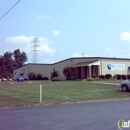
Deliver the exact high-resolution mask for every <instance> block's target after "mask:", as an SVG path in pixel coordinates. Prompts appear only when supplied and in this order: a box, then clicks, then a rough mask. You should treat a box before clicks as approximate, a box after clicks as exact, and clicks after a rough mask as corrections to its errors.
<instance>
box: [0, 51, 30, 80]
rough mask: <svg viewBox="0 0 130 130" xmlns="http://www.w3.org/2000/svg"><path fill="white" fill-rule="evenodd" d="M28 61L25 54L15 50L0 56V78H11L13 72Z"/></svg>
mask: <svg viewBox="0 0 130 130" xmlns="http://www.w3.org/2000/svg"><path fill="white" fill-rule="evenodd" d="M27 60H28V58H27V55H26V53H25V52H24V51H23V52H21V51H20V49H16V50H14V51H13V52H5V53H4V54H3V55H1V56H0V78H12V76H13V70H14V69H17V68H19V67H22V66H24V64H25V62H26V61H27Z"/></svg>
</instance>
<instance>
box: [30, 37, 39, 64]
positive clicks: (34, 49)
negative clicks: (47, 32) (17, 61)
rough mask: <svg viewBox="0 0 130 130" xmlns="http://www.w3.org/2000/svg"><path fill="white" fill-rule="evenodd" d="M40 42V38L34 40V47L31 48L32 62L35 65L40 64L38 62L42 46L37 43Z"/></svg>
mask: <svg viewBox="0 0 130 130" xmlns="http://www.w3.org/2000/svg"><path fill="white" fill-rule="evenodd" d="M38 42H39V41H38V38H34V39H33V41H32V42H31V43H32V44H33V45H32V46H31V48H32V62H33V63H38V62H39V61H38V51H39V50H38V47H39V46H40V45H38V44H37V43H38Z"/></svg>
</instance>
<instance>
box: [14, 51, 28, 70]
mask: <svg viewBox="0 0 130 130" xmlns="http://www.w3.org/2000/svg"><path fill="white" fill-rule="evenodd" d="M13 56H14V66H15V68H19V67H22V66H23V65H24V63H25V62H26V61H27V55H26V53H25V52H20V49H17V50H15V51H14V52H13Z"/></svg>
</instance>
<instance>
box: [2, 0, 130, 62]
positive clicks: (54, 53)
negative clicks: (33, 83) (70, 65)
mask: <svg viewBox="0 0 130 130" xmlns="http://www.w3.org/2000/svg"><path fill="white" fill-rule="evenodd" d="M17 1H18V0H9V1H8V0H0V17H1V16H2V15H3V14H4V13H5V12H7V11H8V10H9V9H10V8H11V7H12V6H13V5H14V4H15V3H16V2H17ZM129 5H130V1H129V0H21V1H20V2H19V3H18V4H17V6H15V7H14V8H13V9H12V10H11V11H10V12H9V13H8V14H7V15H6V16H5V17H3V18H2V19H1V20H0V55H3V54H4V53H5V52H10V51H11V52H13V51H14V50H16V49H20V50H21V52H22V51H24V52H26V54H27V57H28V61H27V63H32V56H33V53H32V49H33V48H31V46H32V45H33V43H32V41H33V39H34V38H38V41H39V42H38V43H37V44H38V45H40V46H39V47H38V50H39V51H38V61H39V63H55V62H58V61H61V60H64V59H67V58H71V57H83V54H84V57H116V58H130V7H129Z"/></svg>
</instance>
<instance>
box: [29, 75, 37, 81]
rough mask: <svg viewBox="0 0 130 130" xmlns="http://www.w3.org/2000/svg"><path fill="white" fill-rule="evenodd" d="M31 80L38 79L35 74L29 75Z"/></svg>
mask: <svg viewBox="0 0 130 130" xmlns="http://www.w3.org/2000/svg"><path fill="white" fill-rule="evenodd" d="M28 78H29V80H35V79H36V74H35V73H30V74H28Z"/></svg>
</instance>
